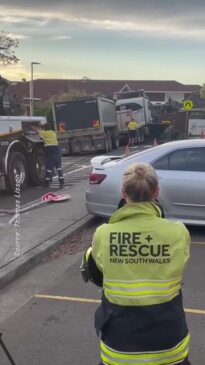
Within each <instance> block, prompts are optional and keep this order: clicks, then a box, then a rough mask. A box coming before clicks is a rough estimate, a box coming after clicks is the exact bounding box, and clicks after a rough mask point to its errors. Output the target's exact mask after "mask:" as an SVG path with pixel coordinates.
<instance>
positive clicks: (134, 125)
mask: <svg viewBox="0 0 205 365" xmlns="http://www.w3.org/2000/svg"><path fill="white" fill-rule="evenodd" d="M127 128H128V129H129V131H135V130H136V129H137V122H136V121H135V120H132V121H131V122H129V123H128V126H127Z"/></svg>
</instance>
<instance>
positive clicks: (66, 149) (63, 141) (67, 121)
mask: <svg viewBox="0 0 205 365" xmlns="http://www.w3.org/2000/svg"><path fill="white" fill-rule="evenodd" d="M53 119H54V126H55V130H56V132H57V136H58V141H59V146H60V149H61V153H62V154H63V155H66V154H76V153H78V154H82V153H91V152H98V151H101V152H105V153H106V152H109V151H111V150H112V149H116V148H118V146H119V131H118V125H117V117H116V112H115V100H113V99H110V98H107V97H104V96H97V97H83V98H78V99H75V100H71V101H59V102H54V103H53Z"/></svg>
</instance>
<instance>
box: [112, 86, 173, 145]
mask: <svg viewBox="0 0 205 365" xmlns="http://www.w3.org/2000/svg"><path fill="white" fill-rule="evenodd" d="M135 93H136V95H139V94H140V93H139V92H135ZM121 94H122V95H120V98H119V99H117V100H116V113H117V121H118V128H119V135H120V144H126V143H127V141H128V129H127V126H128V123H129V122H130V120H131V119H132V118H133V119H135V120H136V122H137V123H138V128H137V136H136V142H137V143H143V142H145V141H151V140H154V139H155V138H156V139H158V138H160V136H161V135H162V133H163V132H164V131H165V130H166V129H167V128H168V126H170V125H171V124H172V120H173V113H174V112H175V108H174V107H173V105H171V104H170V103H159V104H158V103H157V104H153V103H152V102H150V101H149V99H148V98H147V97H146V96H145V95H144V93H142V96H134V95H133V96H132V97H130V95H129V94H130V93H121ZM123 94H124V95H123ZM126 94H127V95H126ZM132 94H134V92H133V93H132Z"/></svg>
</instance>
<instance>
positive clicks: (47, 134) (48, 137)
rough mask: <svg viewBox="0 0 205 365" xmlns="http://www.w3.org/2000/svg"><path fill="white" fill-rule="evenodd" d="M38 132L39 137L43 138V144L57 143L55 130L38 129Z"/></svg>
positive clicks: (55, 144)
mask: <svg viewBox="0 0 205 365" xmlns="http://www.w3.org/2000/svg"><path fill="white" fill-rule="evenodd" d="M38 133H39V135H40V137H41V138H43V141H44V145H45V146H57V145H58V140H57V136H56V132H54V131H52V130H48V131H41V130H39V131H38Z"/></svg>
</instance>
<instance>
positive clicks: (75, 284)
mask: <svg viewBox="0 0 205 365" xmlns="http://www.w3.org/2000/svg"><path fill="white" fill-rule="evenodd" d="M98 224H99V222H98ZM93 229H94V227H89V229H87V230H85V231H84V235H85V236H86V237H87V238H88V237H91V236H92V233H93ZM78 255H79V254H78ZM78 255H77V256H70V255H69V256H68V255H65V256H63V257H62V256H61V257H60V258H58V259H57V260H54V261H49V262H47V263H45V264H43V265H41V266H39V267H37V268H35V269H34V270H33V271H31V272H30V273H28V274H27V275H25V276H24V277H22V278H20V279H19V280H17V281H16V282H15V283H13V284H12V285H10V287H8V288H6V289H4V291H3V292H2V294H1V307H0V308H1V310H0V322H1V324H0V328H1V329H2V330H3V338H4V339H5V342H6V344H7V345H8V348H9V350H10V351H11V353H12V354H13V357H14V358H15V360H16V365H28V364H29V365H37V364H38V365H50V364H52V365H54V364H55V365H81V364H82V365H95V364H96V365H97V364H98V361H99V345H98V339H97V337H96V334H95V331H94V327H93V319H94V313H95V310H96V308H97V306H98V303H97V302H96V300H97V301H98V300H99V299H100V296H101V292H100V290H99V289H98V288H96V287H95V286H93V285H91V284H84V283H82V280H81V276H80V273H79V265H80V260H81V258H80V257H79V256H78ZM204 255H205V243H204V244H197V243H195V244H193V245H192V247H191V259H190V262H189V265H188V267H187V270H186V273H185V277H184V285H183V292H184V306H185V308H186V312H187V313H186V314H187V321H188V324H189V328H190V331H191V336H192V342H191V360H192V364H193V365H204V364H205V339H204V328H205V291H204V277H205V265H204ZM71 261H72V262H71ZM0 358H1V361H0V363H1V365H8V362H7V360H6V358H5V355H4V354H3V351H2V350H1V349H0Z"/></svg>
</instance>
